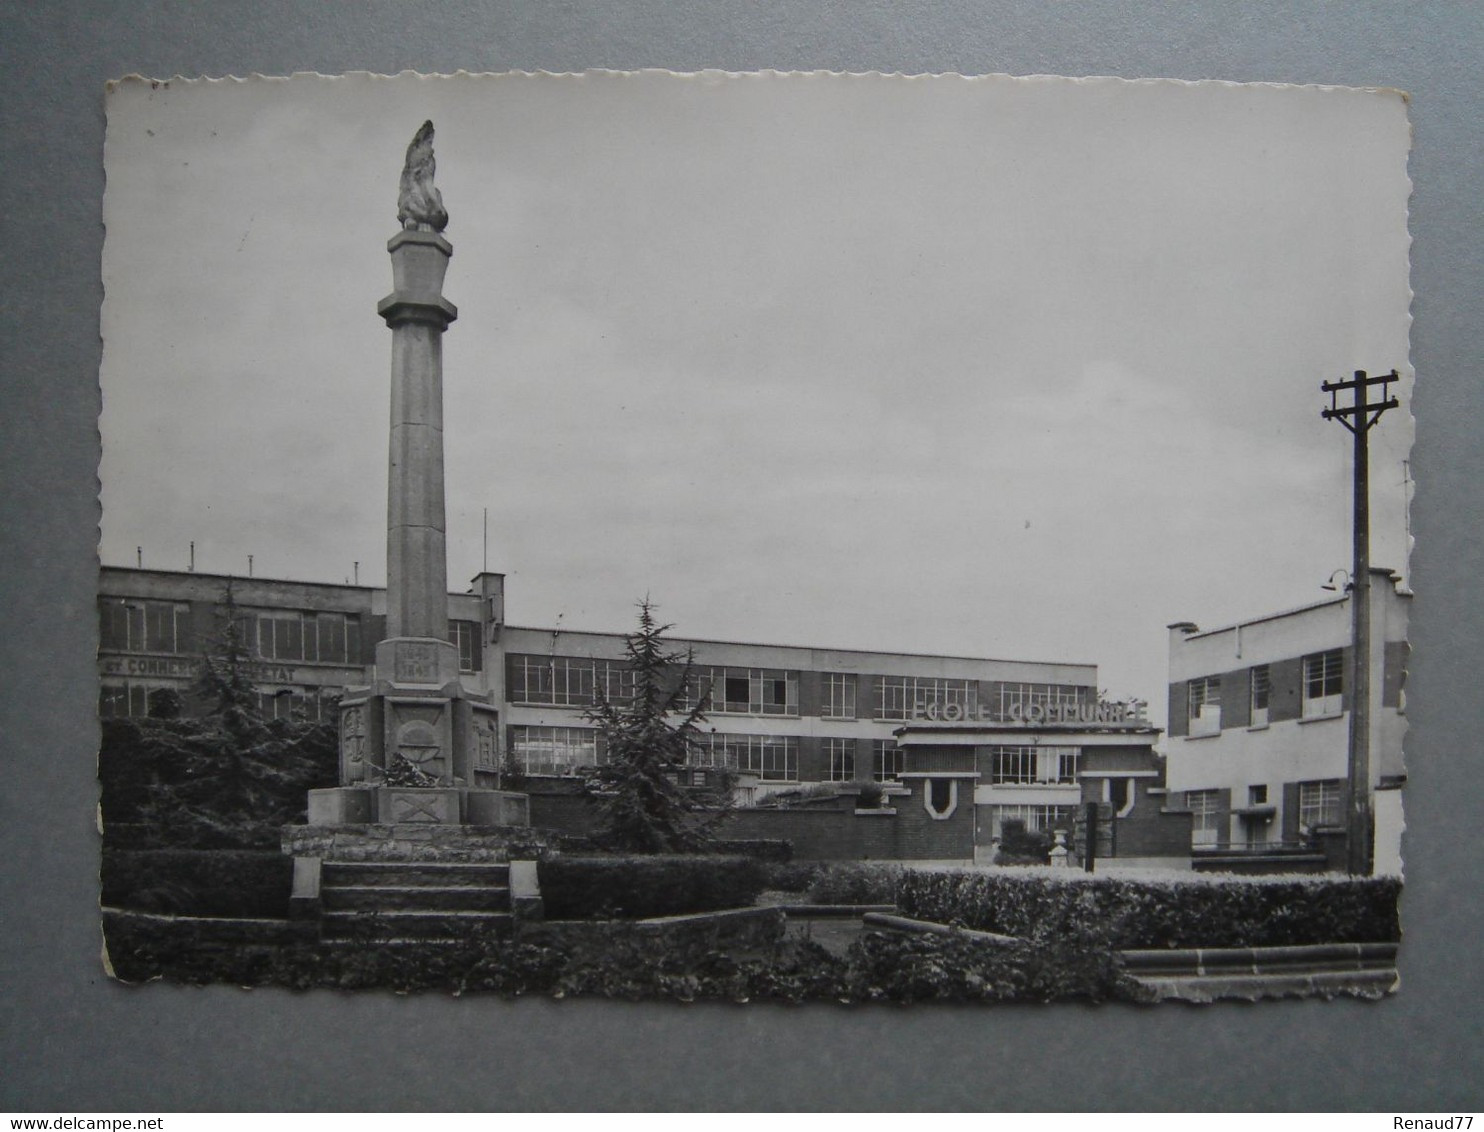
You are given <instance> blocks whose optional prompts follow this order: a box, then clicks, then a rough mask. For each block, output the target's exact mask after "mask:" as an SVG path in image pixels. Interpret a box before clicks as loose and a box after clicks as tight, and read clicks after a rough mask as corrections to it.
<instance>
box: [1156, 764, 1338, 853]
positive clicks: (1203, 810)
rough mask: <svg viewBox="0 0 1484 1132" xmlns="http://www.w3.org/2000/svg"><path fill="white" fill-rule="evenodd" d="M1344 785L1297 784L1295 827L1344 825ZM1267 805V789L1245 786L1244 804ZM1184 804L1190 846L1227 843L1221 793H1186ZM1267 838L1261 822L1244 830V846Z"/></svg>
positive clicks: (1329, 782) (1328, 781) (1268, 833)
mask: <svg viewBox="0 0 1484 1132" xmlns="http://www.w3.org/2000/svg"><path fill="white" fill-rule="evenodd" d="M1344 786H1345V784H1344V782H1343V781H1342V780H1340V779H1338V778H1329V779H1324V780H1322V781H1317V782H1300V783H1299V784H1298V826H1299V828H1300V829H1319V828H1321V827H1325V826H1338V825H1341V824H1343V822H1344V817H1345V815H1344V811H1343V807H1342V804H1341V803H1342V799H1343V796H1344V795H1343V791H1344ZM1267 801H1268V788H1267V786H1265V785H1264V786H1249V787H1248V788H1247V804H1248V805H1249V806H1261V805H1265V804H1266V803H1267ZM1185 804H1186V807H1187V808H1188V809H1189V810H1190V812H1191V814H1192V815H1194V821H1193V822H1192V823H1191V834H1190V840H1191V844H1192V845H1194V846H1196V847H1197V848H1199V847H1201V846H1213V845H1218V844H1222V843H1224V842H1225V841H1226V840H1227V836H1226V835H1227V833H1228V831H1227V829H1226V821H1227V818H1226V815H1225V814H1224V813H1223V811H1222V808H1221V791H1219V790H1190V791H1187V792H1186V794H1185ZM1270 838H1271V829H1270V827H1269V825H1268V824H1267V823H1265V822H1263V823H1253V824H1251V825H1249V826H1248V842H1249V843H1251V844H1266V843H1267V842H1268V841H1269V840H1270Z"/></svg>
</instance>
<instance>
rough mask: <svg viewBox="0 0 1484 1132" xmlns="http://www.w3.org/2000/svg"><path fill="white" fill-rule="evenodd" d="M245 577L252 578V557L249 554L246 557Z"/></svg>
mask: <svg viewBox="0 0 1484 1132" xmlns="http://www.w3.org/2000/svg"><path fill="white" fill-rule="evenodd" d="M247 576H248V577H249V578H251V577H252V555H251V554H249V555H248V556H247Z"/></svg>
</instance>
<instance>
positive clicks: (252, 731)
mask: <svg viewBox="0 0 1484 1132" xmlns="http://www.w3.org/2000/svg"><path fill="white" fill-rule="evenodd" d="M218 616H219V619H220V622H221V626H222V628H221V631H220V632H219V633H218V634H217V635H216V636H215V637H214V638H213V639H211V640H208V641H206V642H204V645H205V647H204V648H203V649H202V652H201V657H200V666H201V667H200V672H199V675H198V677H197V680H196V683H195V687H194V688H193V692H194V694H195V697H196V698H197V699H198V700H199V701H201V702H202V703H203V705H204V706H205V708H206V713H205V714H204V715H203V716H200V717H199V718H190V719H171V720H167V719H146V720H137V721H136V720H127V721H125V720H119V721H111V722H113V723H115V726H111V727H105V728H104V734H103V741H104V744H103V750H102V751H101V752H100V755H99V758H100V764H101V766H102V768H103V771H102V777H103V780H104V800H103V802H104V812H105V815H108V814H109V813H110V811H112V813H113V815H114V816H115V817H116V818H117V819H118V820H122V821H132V822H135V823H141V824H143V825H146V826H148V827H150V828H152V829H153V831H154V833H155V834H156V836H158V837H159V838H161V839H163V840H165V841H168V842H173V843H180V844H195V845H203V846H209V845H217V844H238V843H243V842H244V841H262V842H264V843H265V844H266V843H273V842H276V840H277V826H279V825H282V824H284V823H287V822H291V821H296V820H302V818H303V813H304V807H305V803H306V801H307V797H308V794H307V792H308V790H309V789H310V788H311V787H314V786H328V785H333V783H334V781H335V770H336V766H335V764H336V753H335V732H334V729H333V728H331V727H329V726H326V725H324V724H316V723H310V722H308V721H290V720H270V719H266V718H265V717H264V716H263V714H262V712H261V711H260V710H259V708H258V693H257V689H256V688H255V687H254V685H253V676H254V671H253V669H254V666H255V664H256V663H257V662H256V661H255V659H254V657H253V652H252V647H251V640H250V637H249V635H248V632H247V627H246V621H245V619H244V617H243V616H242V614H241V611H240V609H239V607H238V606H237V603H236V600H235V597H234V595H233V592H232V584H231V582H230V581H229V582H228V583H227V585H226V587H225V589H224V590H223V593H222V599H221V604H220V606H219V607H218ZM128 777H145V778H147V780H148V782H147V785H145V786H144V787H143V790H142V791H140V790H138V789H137V786H136V787H135V788H134V789H131V790H130V791H129V792H128V793H129V794H130V795H132V796H133V797H139V796H140V795H141V794H142V796H143V798H142V802H141V804H139V805H138V806H137V809H135V808H134V807H132V806H131V807H128V808H127V809H126V810H125V812H124V813H120V812H119V807H117V806H110V798H109V794H110V793H113V794H114V795H115V797H123V796H124V794H125V792H124V791H123V790H117V789H116V790H114V791H110V790H109V787H110V784H117V785H120V786H122V785H124V783H123V782H122V781H121V779H124V778H128ZM128 810H133V812H132V813H131V812H128Z"/></svg>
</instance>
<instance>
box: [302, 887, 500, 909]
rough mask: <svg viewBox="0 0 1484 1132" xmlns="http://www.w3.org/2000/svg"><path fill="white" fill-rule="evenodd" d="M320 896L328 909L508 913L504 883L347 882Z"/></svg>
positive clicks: (326, 890)
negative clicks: (417, 883)
mask: <svg viewBox="0 0 1484 1132" xmlns="http://www.w3.org/2000/svg"><path fill="white" fill-rule="evenodd" d="M321 899H322V900H323V901H324V908H325V911H327V912H366V911H372V912H376V911H380V912H409V911H410V912H425V911H439V912H508V911H509V910H510V889H509V888H507V887H505V886H504V885H498V886H496V885H446V886H440V887H436V888H425V887H420V886H414V885H383V884H377V885H371V884H364V885H346V886H339V885H336V886H333V887H330V888H326V889H325V890H324V892H323V894H322V897H321Z"/></svg>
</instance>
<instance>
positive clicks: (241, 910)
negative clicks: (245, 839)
mask: <svg viewBox="0 0 1484 1132" xmlns="http://www.w3.org/2000/svg"><path fill="white" fill-rule="evenodd" d="M293 878H294V862H293V860H292V858H289V857H285V856H284V855H283V854H282V853H279V852H259V851H254V850H232V849H140V850H127V849H110V848H105V849H104V850H103V903H104V904H106V905H109V906H110V907H114V908H130V909H134V910H137V911H141V912H167V913H174V914H176V915H182V916H245V917H269V918H282V917H284V916H287V915H288V908H289V891H290V889H291V888H292V887H293Z"/></svg>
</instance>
